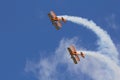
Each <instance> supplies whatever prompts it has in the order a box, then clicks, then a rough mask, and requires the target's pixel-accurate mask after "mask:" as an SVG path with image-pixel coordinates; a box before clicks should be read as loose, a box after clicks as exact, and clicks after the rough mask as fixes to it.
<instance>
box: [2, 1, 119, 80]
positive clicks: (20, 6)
mask: <svg viewBox="0 0 120 80" xmlns="http://www.w3.org/2000/svg"><path fill="white" fill-rule="evenodd" d="M119 8H120V0H99V1H98V0H16V1H14V0H6V1H5V0H4V1H0V10H1V11H0V80H38V79H37V78H36V76H35V75H34V74H32V73H30V74H29V73H26V72H25V66H26V61H27V60H33V61H37V60H39V59H40V55H42V56H44V57H48V56H51V55H54V53H52V52H54V51H55V50H56V48H57V47H58V46H59V42H60V41H61V39H63V38H69V39H71V38H74V37H78V39H80V40H78V41H79V42H80V43H81V44H82V46H83V47H85V48H87V49H89V50H96V44H95V43H93V41H96V39H97V38H96V35H95V34H94V33H93V32H92V31H90V30H88V29H86V28H83V27H81V26H80V25H77V24H73V23H71V22H67V23H66V24H63V27H62V29H61V30H59V31H56V30H55V28H54V26H53V25H52V24H51V22H50V20H49V18H48V15H47V14H48V13H49V11H51V10H53V11H54V12H56V14H57V15H71V16H80V17H83V18H87V19H89V20H93V21H94V22H95V23H96V24H97V25H99V26H101V28H103V29H104V30H106V31H107V32H108V34H109V35H110V36H111V38H112V40H113V42H114V43H115V45H116V47H117V48H120V36H119V34H120V9H119ZM60 70H61V71H62V68H60ZM82 75H84V74H82ZM77 76H78V75H77ZM85 76H86V77H88V76H87V75H85ZM74 77H76V76H73V79H71V80H74ZM88 78H89V77H88ZM83 80H91V79H86V78H84V79H83Z"/></svg>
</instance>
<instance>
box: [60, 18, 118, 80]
mask: <svg viewBox="0 0 120 80" xmlns="http://www.w3.org/2000/svg"><path fill="white" fill-rule="evenodd" d="M62 17H64V18H65V19H67V20H68V21H71V22H74V23H77V24H80V25H83V26H84V27H86V28H88V29H90V30H92V31H93V32H94V33H95V34H96V35H97V37H98V45H99V47H98V51H96V52H93V51H84V52H85V53H86V54H87V55H88V56H91V57H94V58H96V59H98V61H94V60H93V61H94V62H93V61H92V60H88V61H90V62H92V64H93V65H96V64H97V63H99V66H97V68H95V69H97V70H98V71H95V72H94V73H93V74H92V75H91V73H89V72H92V71H88V69H84V68H85V67H86V66H90V65H86V64H85V65H84V66H83V67H82V69H83V72H85V73H86V74H88V75H90V76H92V77H93V79H95V80H119V79H120V76H119V75H120V67H119V66H118V62H119V59H118V55H119V54H118V51H117V49H116V47H115V45H114V43H113V41H112V39H111V38H110V36H109V35H108V34H107V32H106V31H104V30H103V29H101V28H100V27H99V26H97V25H96V24H95V23H94V22H93V21H89V20H87V19H85V18H81V17H74V16H62ZM96 59H95V60H96ZM88 61H86V63H88ZM100 61H101V62H102V63H100ZM103 63H105V65H107V66H105V65H103ZM102 65H103V66H102ZM103 67H104V68H105V67H106V72H104V71H103V70H104V69H103ZM82 69H81V70H82ZM109 69H110V70H109ZM92 70H94V69H92ZM101 72H104V73H105V74H106V75H108V76H106V77H105V76H104V75H103V76H101V77H99V79H98V76H99V75H101ZM97 73H99V75H98V76H97V75H96V74H97ZM102 74H103V73H102Z"/></svg>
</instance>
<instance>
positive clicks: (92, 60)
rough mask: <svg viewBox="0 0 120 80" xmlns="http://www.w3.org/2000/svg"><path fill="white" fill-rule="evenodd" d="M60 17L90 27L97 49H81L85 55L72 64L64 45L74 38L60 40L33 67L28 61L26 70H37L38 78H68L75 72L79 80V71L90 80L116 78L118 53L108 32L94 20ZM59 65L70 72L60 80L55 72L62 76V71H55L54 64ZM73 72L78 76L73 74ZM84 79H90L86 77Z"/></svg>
mask: <svg viewBox="0 0 120 80" xmlns="http://www.w3.org/2000/svg"><path fill="white" fill-rule="evenodd" d="M62 17H64V18H66V19H67V20H68V21H71V22H74V23H77V24H80V25H83V26H84V27H86V28H88V29H90V30H92V31H93V32H94V33H95V34H96V35H97V37H98V45H99V47H98V51H96V52H95V51H87V50H85V51H84V50H83V52H84V53H86V58H85V59H81V62H79V63H78V64H77V65H74V64H73V62H72V60H71V59H70V58H69V57H70V55H69V54H68V53H66V48H67V47H68V46H69V45H70V44H75V42H76V40H74V39H73V40H61V42H60V45H59V47H58V49H56V51H55V52H54V53H55V54H54V55H53V56H52V57H48V58H46V59H41V60H40V62H39V63H37V64H35V65H33V67H32V68H31V67H30V66H29V65H31V64H27V66H28V67H26V71H28V72H29V71H32V72H34V73H37V74H38V79H39V80H67V79H66V78H65V77H66V76H68V77H71V76H70V75H69V73H72V74H73V75H75V78H74V79H75V80H80V79H81V76H80V72H82V73H85V74H87V75H89V76H90V77H91V78H92V79H93V80H119V79H120V66H119V65H118V52H117V50H116V48H115V45H114V43H113V42H112V40H111V38H110V36H109V35H108V34H107V32H106V31H104V30H103V29H101V28H100V27H99V26H97V25H96V24H95V23H94V22H93V21H89V20H87V19H84V18H81V17H73V16H62ZM75 46H76V45H75ZM61 64H62V65H67V68H66V70H67V71H69V73H66V74H65V75H64V76H62V79H59V78H60V77H58V75H61V72H60V73H59V72H58V73H57V67H58V66H59V65H61ZM64 72H65V70H64ZM62 74H63V73H62ZM76 74H77V76H78V75H79V76H78V77H76ZM71 79H72V78H71ZM85 79H87V80H89V79H88V78H85ZM82 80H84V79H82Z"/></svg>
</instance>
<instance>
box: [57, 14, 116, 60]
mask: <svg viewBox="0 0 120 80" xmlns="http://www.w3.org/2000/svg"><path fill="white" fill-rule="evenodd" d="M59 17H61V16H59ZM62 17H64V18H65V19H67V20H68V21H71V22H73V23H77V24H80V25H83V26H84V27H86V28H88V29H90V30H92V31H93V32H94V33H95V34H96V35H97V37H98V38H99V41H98V45H99V47H98V50H99V51H100V52H101V53H102V54H107V56H109V57H111V58H112V59H113V60H114V61H116V62H118V51H117V49H116V48H115V45H114V43H113V41H112V40H111V38H110V36H109V35H108V34H107V32H106V31H104V30H103V29H101V28H100V27H99V26H97V25H96V24H95V23H94V22H93V21H92V20H90V21H89V20H87V19H85V18H81V17H74V16H67V15H65V16H64V15H63V16H62Z"/></svg>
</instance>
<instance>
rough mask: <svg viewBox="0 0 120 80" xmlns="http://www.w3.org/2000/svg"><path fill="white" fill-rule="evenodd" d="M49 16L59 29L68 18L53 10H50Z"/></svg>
mask: <svg viewBox="0 0 120 80" xmlns="http://www.w3.org/2000/svg"><path fill="white" fill-rule="evenodd" d="M48 16H49V18H50V20H51V22H52V24H53V25H54V26H55V28H56V30H59V29H60V28H61V27H62V24H61V21H63V22H64V23H65V22H66V19H64V18H63V17H57V16H56V14H55V13H54V12H53V11H50V13H48Z"/></svg>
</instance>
